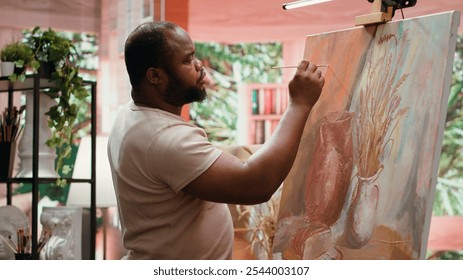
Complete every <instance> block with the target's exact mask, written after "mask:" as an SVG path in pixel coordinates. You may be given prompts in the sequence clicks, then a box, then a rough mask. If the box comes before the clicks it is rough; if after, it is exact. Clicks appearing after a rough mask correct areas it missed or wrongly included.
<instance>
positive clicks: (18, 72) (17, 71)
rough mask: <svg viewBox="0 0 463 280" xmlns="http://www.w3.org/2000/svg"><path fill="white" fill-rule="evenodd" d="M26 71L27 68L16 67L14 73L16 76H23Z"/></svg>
mask: <svg viewBox="0 0 463 280" xmlns="http://www.w3.org/2000/svg"><path fill="white" fill-rule="evenodd" d="M25 70H26V67H16V66H15V67H14V71H13V72H14V73H15V74H16V75H21V74H22V73H24V71H25Z"/></svg>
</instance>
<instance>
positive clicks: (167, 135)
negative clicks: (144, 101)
mask: <svg viewBox="0 0 463 280" xmlns="http://www.w3.org/2000/svg"><path fill="white" fill-rule="evenodd" d="M221 153H222V151H221V150H220V149H218V148H216V147H215V146H213V145H212V144H211V143H210V142H209V140H208V139H207V135H206V133H205V132H204V130H202V129H200V128H198V127H194V126H191V125H187V124H185V125H174V126H171V127H168V128H165V129H164V130H162V131H161V132H159V134H158V135H157V137H156V138H155V140H153V141H152V142H151V143H150V145H149V146H148V150H147V152H146V155H145V159H146V164H147V165H146V166H148V167H149V171H150V173H151V174H150V175H151V176H154V177H153V178H156V180H160V181H162V182H164V183H165V184H166V185H168V186H169V187H171V188H172V190H173V191H174V192H176V193H177V192H179V191H180V190H182V189H183V188H184V187H185V186H186V185H188V184H189V183H190V182H191V181H193V180H194V179H196V178H197V177H198V176H199V175H201V174H202V173H204V172H205V171H206V170H207V169H208V168H209V167H210V166H211V165H212V164H213V163H214V162H215V161H216V160H217V158H218V157H219V156H220V155H221Z"/></svg>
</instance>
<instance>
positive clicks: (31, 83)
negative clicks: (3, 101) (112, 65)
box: [0, 75, 96, 260]
mask: <svg viewBox="0 0 463 280" xmlns="http://www.w3.org/2000/svg"><path fill="white" fill-rule="evenodd" d="M84 85H86V86H89V87H90V93H91V132H90V133H91V142H92V143H91V146H92V152H91V161H92V162H91V176H90V178H68V179H67V181H68V183H72V182H76V183H88V184H89V185H90V189H91V191H90V242H89V243H90V244H89V246H90V259H95V247H96V243H95V242H96V189H95V182H96V179H95V178H96V168H95V160H96V152H95V148H96V82H92V81H84ZM51 86H52V84H51V83H50V82H49V81H48V80H47V79H42V78H40V77H39V76H38V75H28V76H27V77H26V80H25V81H24V82H15V83H12V82H10V81H9V80H8V77H0V93H5V92H6V93H8V108H12V107H13V94H14V93H15V92H21V91H24V90H32V91H33V94H34V98H33V102H34V104H33V112H32V114H33V116H34V117H33V141H32V177H31V178H7V180H6V182H2V183H6V184H7V186H6V187H7V204H8V205H11V204H12V184H19V183H31V184H32V222H31V239H32V242H31V245H32V259H34V260H37V259H38V257H39V256H38V251H37V243H38V218H39V217H38V209H37V207H38V202H39V184H40V183H53V182H55V181H56V179H57V178H44V177H39V175H38V170H39V158H38V151H39V118H40V115H39V102H40V95H41V94H40V90H45V89H47V88H50V87H51ZM26 113H30V112H26Z"/></svg>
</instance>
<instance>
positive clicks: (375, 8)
mask: <svg viewBox="0 0 463 280" xmlns="http://www.w3.org/2000/svg"><path fill="white" fill-rule="evenodd" d="M382 2H383V1H382V0H375V1H374V2H373V4H372V6H371V14H367V15H363V16H358V17H356V18H355V25H372V24H380V23H385V22H388V21H391V20H392V16H393V12H394V7H392V6H388V7H387V10H386V12H383V11H382Z"/></svg>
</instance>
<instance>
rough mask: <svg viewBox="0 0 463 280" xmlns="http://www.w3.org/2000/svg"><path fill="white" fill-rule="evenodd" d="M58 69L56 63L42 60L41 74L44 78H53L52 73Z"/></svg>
mask: <svg viewBox="0 0 463 280" xmlns="http://www.w3.org/2000/svg"><path fill="white" fill-rule="evenodd" d="M55 71H56V67H55V64H54V63H53V62H48V61H40V68H39V76H40V78H44V79H51V74H53V72H55Z"/></svg>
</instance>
